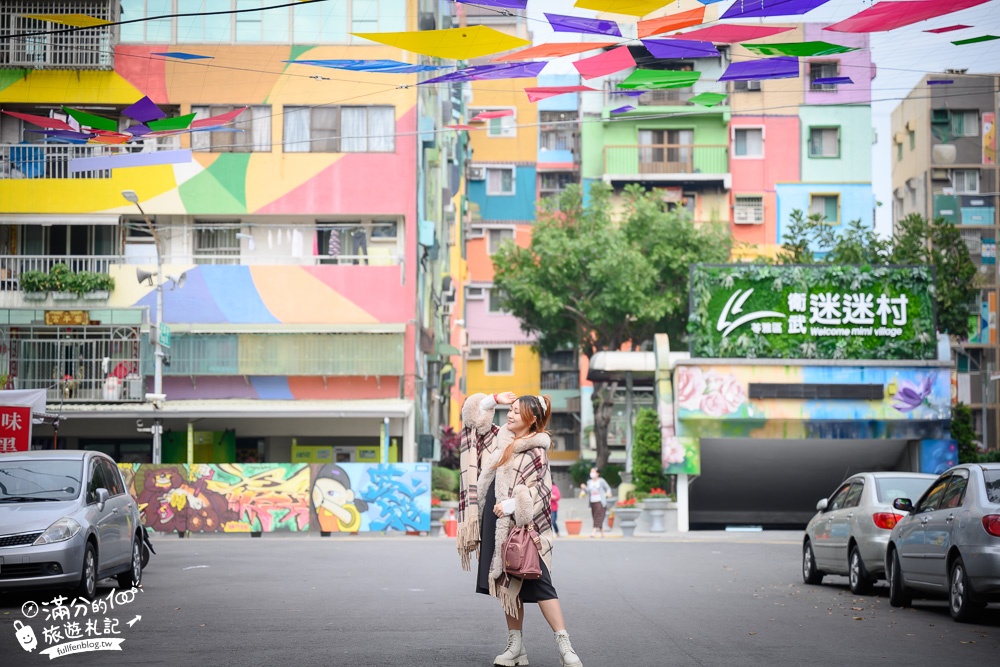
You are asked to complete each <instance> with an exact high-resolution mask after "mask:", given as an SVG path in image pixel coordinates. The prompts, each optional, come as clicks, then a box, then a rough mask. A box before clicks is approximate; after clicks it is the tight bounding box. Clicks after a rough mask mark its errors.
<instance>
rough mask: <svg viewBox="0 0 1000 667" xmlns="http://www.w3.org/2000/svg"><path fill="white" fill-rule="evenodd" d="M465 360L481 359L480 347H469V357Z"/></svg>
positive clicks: (481, 351) (481, 350)
mask: <svg viewBox="0 0 1000 667" xmlns="http://www.w3.org/2000/svg"><path fill="white" fill-rule="evenodd" d="M466 358H467V359H482V358H483V348H481V347H470V348H469V356H468V357H466Z"/></svg>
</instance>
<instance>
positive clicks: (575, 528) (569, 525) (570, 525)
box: [563, 519, 583, 535]
mask: <svg viewBox="0 0 1000 667" xmlns="http://www.w3.org/2000/svg"><path fill="white" fill-rule="evenodd" d="M563 523H564V524H565V525H566V532H567V533H569V534H570V535H579V534H580V529H581V528H583V520H582V519H566V520H565V521H563Z"/></svg>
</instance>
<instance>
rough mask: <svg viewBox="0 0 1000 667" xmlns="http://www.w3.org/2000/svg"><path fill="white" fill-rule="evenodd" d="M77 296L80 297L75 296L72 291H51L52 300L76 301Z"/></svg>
mask: <svg viewBox="0 0 1000 667" xmlns="http://www.w3.org/2000/svg"><path fill="white" fill-rule="evenodd" d="M79 298H80V297H79V296H77V295H76V294H75V293H74V292H53V293H52V300H53V301H76V300H77V299H79Z"/></svg>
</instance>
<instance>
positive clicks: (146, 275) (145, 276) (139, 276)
mask: <svg viewBox="0 0 1000 667" xmlns="http://www.w3.org/2000/svg"><path fill="white" fill-rule="evenodd" d="M154 275H156V274H153V273H150V272H149V271H143V270H142V269H136V270H135V279H136V280H138V281H139V284H140V285H141V284H142V283H144V282H149V286H150V287H152V286H153V276H154Z"/></svg>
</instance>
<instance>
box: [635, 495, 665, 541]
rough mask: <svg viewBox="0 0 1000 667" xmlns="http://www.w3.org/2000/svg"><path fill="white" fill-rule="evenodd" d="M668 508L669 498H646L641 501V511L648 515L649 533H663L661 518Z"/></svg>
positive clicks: (663, 527)
mask: <svg viewBox="0 0 1000 667" xmlns="http://www.w3.org/2000/svg"><path fill="white" fill-rule="evenodd" d="M669 507H670V499H669V498H646V499H645V500H644V501H642V509H643V511H645V512H648V513H649V532H651V533H665V532H667V528H666V526H664V525H663V517H664V516H665V515H666V513H667V509H669Z"/></svg>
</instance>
